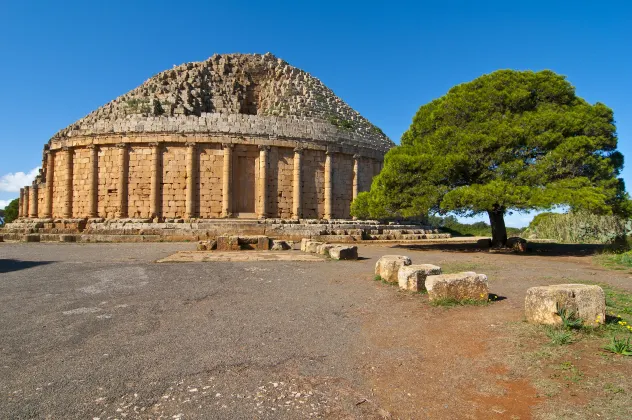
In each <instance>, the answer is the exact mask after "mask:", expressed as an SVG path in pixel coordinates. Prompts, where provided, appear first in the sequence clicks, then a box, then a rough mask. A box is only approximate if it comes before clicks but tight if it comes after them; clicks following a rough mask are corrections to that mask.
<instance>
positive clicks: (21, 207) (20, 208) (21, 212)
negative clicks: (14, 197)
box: [18, 188, 24, 218]
mask: <svg viewBox="0 0 632 420" xmlns="http://www.w3.org/2000/svg"><path fill="white" fill-rule="evenodd" d="M20 217H24V188H20V198H19V199H18V218H20Z"/></svg>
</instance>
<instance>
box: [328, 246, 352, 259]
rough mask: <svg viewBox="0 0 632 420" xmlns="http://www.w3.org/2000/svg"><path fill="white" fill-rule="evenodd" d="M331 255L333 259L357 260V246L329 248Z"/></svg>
mask: <svg viewBox="0 0 632 420" xmlns="http://www.w3.org/2000/svg"><path fill="white" fill-rule="evenodd" d="M329 257H330V258H331V259H332V260H357V259H358V247H357V246H334V247H333V248H330V249H329Z"/></svg>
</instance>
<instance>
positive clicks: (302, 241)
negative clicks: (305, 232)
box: [301, 238, 310, 252]
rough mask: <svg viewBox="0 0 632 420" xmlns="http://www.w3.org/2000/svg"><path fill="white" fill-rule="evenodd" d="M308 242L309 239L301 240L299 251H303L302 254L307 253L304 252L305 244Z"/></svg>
mask: <svg viewBox="0 0 632 420" xmlns="http://www.w3.org/2000/svg"><path fill="white" fill-rule="evenodd" d="M309 241H310V239H309V238H303V239H301V251H303V252H307V251H306V250H305V247H306V246H307V242H309Z"/></svg>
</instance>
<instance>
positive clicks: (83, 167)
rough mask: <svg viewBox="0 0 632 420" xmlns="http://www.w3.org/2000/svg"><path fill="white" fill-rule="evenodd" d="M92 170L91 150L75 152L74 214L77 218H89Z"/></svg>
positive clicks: (73, 171) (73, 180)
mask: <svg viewBox="0 0 632 420" xmlns="http://www.w3.org/2000/svg"><path fill="white" fill-rule="evenodd" d="M90 170H91V166H90V150H88V149H76V150H73V170H72V214H73V215H75V216H88V206H89V204H90V203H89V200H90Z"/></svg>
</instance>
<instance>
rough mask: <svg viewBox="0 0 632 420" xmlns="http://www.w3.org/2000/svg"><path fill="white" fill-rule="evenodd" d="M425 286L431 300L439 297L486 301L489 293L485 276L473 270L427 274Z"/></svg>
mask: <svg viewBox="0 0 632 420" xmlns="http://www.w3.org/2000/svg"><path fill="white" fill-rule="evenodd" d="M425 286H426V290H428V297H429V298H430V300H431V301H433V300H441V299H451V300H456V301H463V300H480V301H486V300H487V299H488V295H489V287H488V284H487V276H486V275H485V274H476V273H475V272H473V271H466V272H463V273H456V274H441V275H437V276H428V277H426V283H425Z"/></svg>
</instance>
